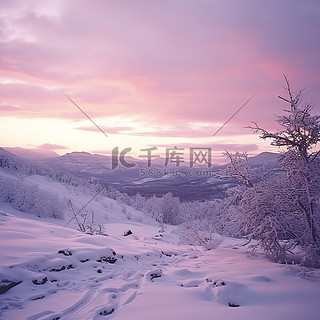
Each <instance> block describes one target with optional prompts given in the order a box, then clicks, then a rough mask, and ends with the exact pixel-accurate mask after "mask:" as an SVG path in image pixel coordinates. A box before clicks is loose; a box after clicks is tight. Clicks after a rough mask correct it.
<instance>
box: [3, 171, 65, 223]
mask: <svg viewBox="0 0 320 320" xmlns="http://www.w3.org/2000/svg"><path fill="white" fill-rule="evenodd" d="M0 202H5V203H8V204H10V205H11V206H12V207H13V208H14V209H17V210H20V211H23V212H26V213H30V214H33V215H36V216H38V217H51V218H62V217H63V214H64V210H65V209H66V202H65V201H64V200H60V199H59V197H58V195H57V194H54V193H51V192H48V191H45V190H41V189H40V188H39V187H38V186H37V185H25V184H22V183H21V182H19V181H18V180H17V179H14V178H7V177H6V178H4V177H0Z"/></svg>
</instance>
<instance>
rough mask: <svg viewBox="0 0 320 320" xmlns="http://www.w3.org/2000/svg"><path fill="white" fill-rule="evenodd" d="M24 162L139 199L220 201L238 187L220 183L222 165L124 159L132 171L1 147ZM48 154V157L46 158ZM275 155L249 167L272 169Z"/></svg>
mask: <svg viewBox="0 0 320 320" xmlns="http://www.w3.org/2000/svg"><path fill="white" fill-rule="evenodd" d="M5 149H6V150H7V151H9V152H12V153H15V154H16V155H18V156H20V157H21V158H24V159H32V162H33V163H35V164H37V165H39V166H41V167H48V168H51V169H53V170H54V171H57V172H63V173H65V172H68V173H70V174H72V175H74V176H77V177H81V178H91V179H92V178H93V179H96V180H98V181H99V182H100V183H101V184H103V185H107V186H113V187H116V188H117V189H118V190H119V191H121V192H124V193H127V194H129V195H133V194H137V193H140V194H141V195H142V196H152V195H154V194H155V195H158V196H160V195H163V194H165V193H168V192H171V193H173V195H175V196H178V197H179V198H180V199H181V200H182V201H188V200H205V199H215V198H222V197H224V195H225V191H226V190H227V189H228V188H230V187H232V186H235V185H237V184H238V182H237V181H230V180H223V179H220V178H219V177H218V176H217V172H218V171H219V170H221V169H222V168H224V167H225V165H222V166H221V165H219V166H218V165H216V166H212V167H211V168H208V167H207V166H205V165H203V166H200V165H199V166H197V167H196V168H190V167H188V166H187V165H186V164H185V165H184V166H181V167H178V168H176V167H175V166H173V165H172V164H171V165H169V166H167V167H164V166H163V162H161V160H159V159H157V161H153V162H152V166H151V167H149V168H148V167H147V163H146V161H145V160H141V159H134V158H130V157H127V158H126V160H127V161H128V162H135V163H136V166H135V167H134V168H125V167H123V166H121V165H119V166H118V168H116V169H114V170H112V157H111V156H103V155H98V154H90V153H87V152H72V153H67V154H65V155H63V156H59V155H57V154H55V153H50V152H49V153H41V154H40V153H37V152H35V151H33V150H31V151H30V150H26V149H21V148H5ZM50 155H52V156H50ZM277 156H278V155H277V154H275V153H270V152H264V153H261V154H259V155H257V156H255V157H252V158H250V161H251V164H252V166H253V167H256V168H258V170H259V168H260V167H261V168H262V167H263V166H265V165H268V166H270V167H274V166H276V162H277Z"/></svg>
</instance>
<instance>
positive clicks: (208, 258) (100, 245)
mask: <svg viewBox="0 0 320 320" xmlns="http://www.w3.org/2000/svg"><path fill="white" fill-rule="evenodd" d="M2 208H3V209H4V210H2V211H0V234H1V243H0V250H1V263H0V265H1V268H0V281H1V282H0V287H1V289H0V290H1V291H2V292H3V291H6V290H7V289H8V286H12V285H14V284H15V286H13V287H11V288H10V289H9V290H7V291H6V292H3V293H2V294H0V319H15V320H19V319H28V320H36V319H39V320H44V319H48V320H53V319H77V320H78V319H118V320H121V319H139V320H141V319H148V320H150V319H152V320H156V319H173V320H178V319H184V320H188V319H201V320H204V319H274V320H275V319H279V320H280V319H281V320H283V319H290V320H292V319H297V320H298V319H299V320H300V319H309V320H313V319H314V320H316V319H319V314H320V304H319V301H320V282H319V279H320V273H319V270H314V269H308V270H306V273H305V274H304V278H302V277H301V276H299V274H298V272H296V270H295V269H294V268H293V267H288V266H285V265H279V264H275V263H272V262H270V261H268V260H266V259H265V258H264V257H263V256H247V255H246V254H245V250H244V249H243V248H242V247H241V246H240V245H241V241H239V240H233V239H225V240H224V242H223V243H222V244H221V245H220V247H219V248H217V249H215V250H212V251H204V250H203V249H201V248H199V247H191V246H179V245H178V244H177V243H178V236H177V232H176V230H175V228H174V227H165V228H164V229H162V228H161V226H159V225H157V224H156V223H153V224H150V223H144V222H137V221H130V220H128V219H126V220H125V219H123V221H122V222H121V221H114V222H109V223H105V233H106V234H107V235H106V236H103V235H88V234H84V233H81V232H79V231H76V230H73V229H70V228H65V227H62V226H58V225H55V224H53V223H52V220H51V223H50V222H48V220H45V219H40V218H39V219H37V220H36V219H29V218H27V217H26V216H25V214H20V213H19V212H17V211H15V210H12V209H10V208H9V207H6V206H4V205H3V206H2ZM8 212H9V213H8ZM66 221H67V219H66ZM60 224H62V223H61V222H60ZM128 229H130V230H131V231H132V234H131V235H128V236H124V232H126V231H127V230H128Z"/></svg>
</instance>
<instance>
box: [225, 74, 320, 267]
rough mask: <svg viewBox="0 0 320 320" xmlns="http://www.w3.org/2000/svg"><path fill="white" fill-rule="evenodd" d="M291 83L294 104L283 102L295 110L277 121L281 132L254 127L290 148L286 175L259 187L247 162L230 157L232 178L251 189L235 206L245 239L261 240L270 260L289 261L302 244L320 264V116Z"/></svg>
mask: <svg viewBox="0 0 320 320" xmlns="http://www.w3.org/2000/svg"><path fill="white" fill-rule="evenodd" d="M285 80H286V84H287V93H288V99H286V98H282V97H280V98H281V99H282V100H284V101H286V102H288V103H289V104H290V108H289V109H286V110H284V112H285V114H284V115H283V116H279V117H278V119H277V122H278V124H279V125H280V126H281V130H279V131H277V132H274V133H272V132H269V131H267V130H265V129H263V128H261V127H260V126H258V125H257V124H256V123H254V126H252V127H251V129H253V130H254V131H255V132H257V133H259V134H260V137H261V138H262V139H271V140H272V141H271V145H273V146H277V147H284V148H285V149H284V150H282V153H281V155H280V157H279V163H280V165H281V169H282V171H283V174H282V175H278V176H276V177H273V178H270V179H268V180H262V181H261V180H260V181H259V182H257V183H255V184H253V183H252V182H251V181H252V180H250V179H249V178H250V177H251V176H250V170H249V168H248V167H247V165H246V164H247V162H246V161H245V160H246V158H245V157H244V158H243V157H241V156H240V155H239V154H238V155H234V156H231V155H229V159H230V165H229V173H230V172H231V175H230V176H231V177H234V178H237V179H239V180H242V181H244V182H245V183H246V184H247V186H248V188H246V189H245V190H244V191H243V192H242V193H241V194H240V195H238V198H237V203H231V204H230V207H232V206H233V207H234V206H237V209H238V212H239V216H238V218H239V219H238V223H239V226H240V227H239V230H240V232H241V233H242V235H246V236H249V237H251V238H255V239H257V240H258V241H259V244H260V246H261V247H262V248H263V249H264V250H265V252H266V253H267V254H268V255H269V256H270V257H272V258H274V259H280V260H285V257H286V253H287V252H289V251H290V250H291V249H292V248H293V247H294V246H296V245H299V247H300V248H301V249H302V250H303V251H304V257H305V259H307V260H309V261H311V262H313V263H320V159H319V158H320V151H319V150H318V149H317V143H318V142H319V141H320V116H319V115H312V114H311V110H312V106H311V105H310V104H305V105H303V104H302V91H299V92H298V93H297V94H296V95H294V94H293V93H292V91H291V88H290V85H289V82H288V80H287V78H286V77H285ZM241 159H242V160H243V159H244V160H243V161H242V162H241V161H240V160H241ZM235 160H237V161H235ZM239 164H240V165H239Z"/></svg>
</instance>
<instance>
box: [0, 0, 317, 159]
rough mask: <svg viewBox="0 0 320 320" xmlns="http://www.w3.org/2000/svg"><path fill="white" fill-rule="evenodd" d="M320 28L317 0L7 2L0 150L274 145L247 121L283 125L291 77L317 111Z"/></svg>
mask: <svg viewBox="0 0 320 320" xmlns="http://www.w3.org/2000/svg"><path fill="white" fill-rule="evenodd" d="M319 30H320V2H319V1H318V0H314V1H312V0H306V1H297V0H290V1H289V0H283V1H275V0H269V1H264V2H261V1H253V0H250V1H249V0H243V1H236V0H234V1H230V0H225V1H215V0H197V1H191V0H190V1H186V0H163V1H155V0H132V1H128V0H127V1H116V0H113V1H111V0H110V1H108V0H104V1H103V0H94V1H89V0H87V1H83V0H68V1H62V0H60V1H59V0H57V1H43V0H38V1H32V0H20V1H16V0H1V2H0V125H1V128H2V130H1V131H2V134H1V138H0V145H1V146H7V147H13V146H16V147H23V148H33V149H34V148H45V149H48V148H49V147H50V146H51V149H53V150H55V151H57V152H58V153H60V154H63V153H65V152H70V151H76V150H77V151H87V152H94V151H97V150H99V151H100V152H105V153H110V151H111V150H112V149H113V148H114V147H115V146H120V147H129V146H130V147H133V148H135V149H136V150H138V151H139V149H141V148H146V147H148V146H151V145H155V146H157V145H158V146H165V145H168V147H170V146H172V145H177V146H179V145H183V146H187V144H188V143H190V144H191V145H193V146H194V145H196V144H198V145H199V146H201V145H212V146H213V148H214V150H216V151H217V152H220V154H221V152H222V151H223V150H224V149H227V150H230V151H232V150H240V149H243V150H248V151H249V152H250V153H252V154H254V153H258V152H261V151H266V150H268V151H270V150H273V149H272V148H270V147H268V143H261V142H260V140H259V138H258V136H255V135H252V133H251V132H250V130H248V129H244V127H246V126H248V125H250V123H251V121H257V122H258V123H259V124H261V125H262V126H264V127H265V128H267V129H270V130H273V129H275V128H276V126H275V125H276V124H275V122H274V120H275V115H276V114H281V112H282V109H283V108H285V107H286V105H285V103H284V102H282V101H281V100H279V99H278V98H277V96H278V95H279V94H280V95H285V93H284V89H283V88H282V86H283V85H284V79H283V74H286V75H287V76H288V78H289V80H290V82H291V84H292V88H293V89H296V90H298V89H301V88H303V87H305V86H306V85H308V88H307V89H306V91H305V98H306V102H313V103H315V106H314V112H315V113H319V112H320V105H319V100H320V99H319V98H320V90H319V88H320V76H319V71H320V58H319V57H320V32H319ZM64 93H66V94H68V95H69V96H70V97H71V98H72V99H73V100H74V101H75V102H76V103H77V104H78V105H79V106H80V107H81V108H82V109H83V110H84V111H85V112H86V113H87V114H88V115H89V116H90V117H91V118H92V119H93V120H94V121H95V123H97V124H98V125H99V126H100V127H101V128H102V129H103V130H104V131H105V132H106V133H107V134H108V136H109V138H108V139H107V138H106V137H105V136H103V135H102V134H101V132H99V131H98V130H97V129H96V128H95V127H94V126H93V124H92V123H91V122H90V121H89V120H88V119H86V118H85V117H84V115H83V114H82V113H81V112H80V111H79V110H77V108H75V107H74V106H73V105H72V104H71V103H70V101H69V100H68V99H67V98H66V97H65V95H64ZM253 94H255V97H254V98H253V99H252V100H251V101H250V102H249V104H248V105H247V106H246V107H245V108H244V109H243V110H242V111H241V112H240V113H239V114H238V115H237V116H236V117H234V118H233V119H232V121H230V123H229V124H228V125H227V126H226V127H225V128H224V129H223V130H221V131H220V132H219V134H218V135H217V136H216V137H212V134H213V133H214V132H215V131H216V130H217V129H218V128H219V126H221V125H222V124H223V123H224V122H225V121H226V120H227V119H228V118H229V117H230V116H231V115H232V114H233V113H234V112H235V111H236V110H237V109H238V108H239V107H240V106H241V105H242V104H243V103H244V102H245V101H246V100H247V99H248V98H249V97H251V96H252V95H253ZM218 146H219V147H221V151H219V150H217V149H219V147H218ZM274 151H277V150H276V149H274Z"/></svg>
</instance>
